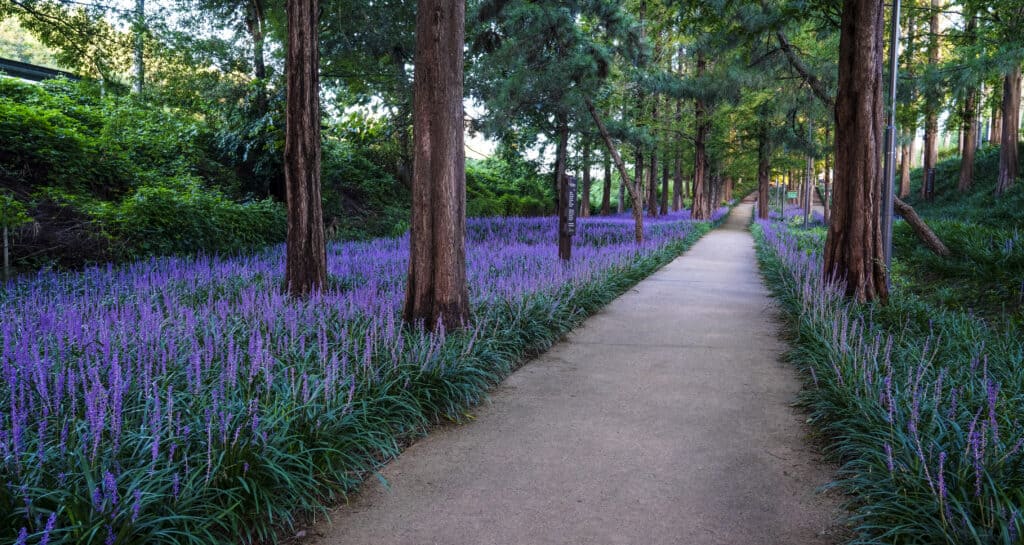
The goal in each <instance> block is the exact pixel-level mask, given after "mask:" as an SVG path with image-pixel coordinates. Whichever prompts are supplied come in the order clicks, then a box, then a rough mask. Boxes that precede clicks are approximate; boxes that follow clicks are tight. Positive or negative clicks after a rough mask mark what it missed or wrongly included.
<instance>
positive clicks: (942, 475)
mask: <svg viewBox="0 0 1024 545" xmlns="http://www.w3.org/2000/svg"><path fill="white" fill-rule="evenodd" d="M755 231H756V232H758V238H759V241H758V244H759V254H760V257H761V264H762V269H763V270H764V272H765V276H766V278H767V281H768V283H769V285H770V287H771V288H772V290H773V292H774V294H775V296H776V298H777V300H778V301H779V302H780V303H781V305H782V307H783V310H784V312H785V314H786V316H787V318H788V323H789V325H790V329H789V332H790V334H791V341H792V345H793V348H792V350H791V352H790V354H789V357H790V359H791V360H792V361H793V362H794V363H795V364H796V365H797V366H798V367H799V369H800V370H801V371H802V372H803V373H804V377H805V380H806V386H807V388H806V390H805V391H804V393H803V394H802V401H803V403H804V404H805V406H806V407H807V408H808V410H809V411H810V413H811V420H812V421H813V422H814V423H815V425H816V426H817V427H818V428H819V429H820V430H822V431H823V432H824V433H825V434H826V435H827V436H828V437H829V438H830V444H829V445H828V446H827V447H826V450H827V452H829V453H830V454H832V455H833V456H835V457H836V458H837V459H838V460H839V461H840V462H842V463H843V466H842V470H841V471H840V474H839V482H838V484H839V486H840V487H842V488H843V489H845V490H846V491H847V492H848V493H850V494H852V495H853V499H854V502H853V504H852V505H853V506H854V507H855V508H856V513H855V515H854V517H853V521H854V522H855V523H856V525H857V530H858V534H859V535H858V536H857V540H856V542H857V543H949V544H959V543H979V544H980V543H1006V544H1011V543H1020V539H1021V536H1022V535H1024V533H1022V530H1024V517H1022V516H1021V511H1022V508H1024V495H1022V493H1021V491H1022V490H1024V448H1022V447H1024V365H1022V363H1024V362H1022V354H1024V344H1022V342H1021V340H1020V338H1019V336H1017V335H1016V334H1015V333H1014V332H1013V331H1008V330H1001V329H994V328H992V327H991V326H990V325H988V324H986V323H985V322H984V321H982V320H980V319H977V318H975V317H972V316H970V315H968V314H965V313H959V312H948V311H942V310H940V309H936V308H933V307H930V306H929V305H927V304H926V303H923V302H922V301H920V300H919V299H916V298H914V297H913V296H911V295H907V294H904V293H902V292H901V291H900V289H899V286H898V285H897V286H896V289H895V291H894V293H893V296H892V301H891V302H890V303H889V304H888V305H886V306H872V305H867V306H864V305H856V304H852V303H850V302H849V301H848V300H847V299H846V298H845V297H844V296H843V289H842V287H841V286H838V285H835V284H830V283H826V282H824V281H823V280H822V268H823V265H822V255H821V247H822V246H821V245H822V242H823V241H822V239H821V238H820V237H818V238H813V237H807V236H803V235H798V233H799V232H800V229H792V228H790V227H787V225H786V224H784V223H779V222H773V221H758V222H756V227H755ZM809 243H810V247H808V245H809Z"/></svg>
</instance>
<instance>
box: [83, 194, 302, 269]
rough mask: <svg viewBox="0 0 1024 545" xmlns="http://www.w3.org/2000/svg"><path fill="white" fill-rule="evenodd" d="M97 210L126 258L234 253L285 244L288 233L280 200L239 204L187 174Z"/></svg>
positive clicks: (103, 223)
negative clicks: (274, 244)
mask: <svg viewBox="0 0 1024 545" xmlns="http://www.w3.org/2000/svg"><path fill="white" fill-rule="evenodd" d="M92 212H93V216H94V217H96V219H98V220H99V221H100V222H101V224H102V225H103V226H104V228H105V229H106V230H107V232H108V234H109V235H111V236H112V237H113V238H115V239H116V240H119V241H121V242H122V243H123V244H124V247H123V255H122V257H124V258H131V257H140V256H150V255H169V254H183V253H196V252H215V253H218V252H219V253H234V252H239V251H242V250H248V249H253V248H258V247H261V246H265V245H268V244H273V243H277V242H281V241H283V240H284V235H285V221H286V218H285V210H284V207H283V206H281V205H280V204H278V203H274V202H272V201H270V200H263V201H250V202H243V203H237V202H234V201H232V200H230V199H228V198H226V197H225V196H224V195H223V194H221V193H220V192H218V191H216V190H213V189H205V188H203V187H202V186H201V185H200V184H199V182H198V181H197V180H194V179H190V178H187V177H183V178H179V179H174V180H170V181H168V182H167V183H165V184H162V185H147V186H143V187H140V188H138V189H137V190H135V191H134V192H133V193H132V194H131V195H129V196H127V197H126V198H125V199H124V200H123V201H121V202H119V203H117V204H102V205H99V206H97V207H96V208H95V209H94V210H92Z"/></svg>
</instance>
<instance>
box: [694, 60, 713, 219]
mask: <svg viewBox="0 0 1024 545" xmlns="http://www.w3.org/2000/svg"><path fill="white" fill-rule="evenodd" d="M706 69H707V59H705V57H704V52H703V51H698V52H697V77H700V76H703V75H704V71H705V70H706ZM694 107H695V110H694V124H695V125H696V127H695V129H696V137H695V138H694V141H693V142H694V144H693V146H694V153H693V205H692V206H691V212H690V217H692V218H693V219H695V220H706V219H708V218H709V217H711V208H712V207H711V202H710V198H709V196H708V187H707V170H708V158H707V139H708V134H709V133H710V132H711V122H710V121H709V120H708V114H707V108H706V106H705V104H704V99H702V98H697V99H695V100H694Z"/></svg>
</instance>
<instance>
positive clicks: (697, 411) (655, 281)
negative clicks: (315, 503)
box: [307, 202, 845, 545]
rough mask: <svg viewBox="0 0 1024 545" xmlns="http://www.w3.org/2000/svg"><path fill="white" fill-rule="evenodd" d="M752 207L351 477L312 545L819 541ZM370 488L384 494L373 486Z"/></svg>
mask: <svg viewBox="0 0 1024 545" xmlns="http://www.w3.org/2000/svg"><path fill="white" fill-rule="evenodd" d="M751 211H752V205H751V204H750V203H747V202H745V203H743V204H741V205H740V206H738V207H736V208H735V209H734V210H733V212H732V214H731V216H730V218H729V219H728V221H727V223H726V224H725V225H724V226H723V227H721V228H719V229H717V230H715V231H712V232H711V233H709V234H708V235H706V236H705V237H704V238H702V239H701V240H700V241H699V242H698V243H697V244H696V245H695V246H694V247H693V248H692V249H691V250H690V251H689V252H687V253H686V254H684V255H683V256H682V257H680V258H678V259H676V260H675V261H674V262H672V263H671V264H669V265H668V266H666V267H664V268H663V269H661V270H659V271H658V272H656V273H655V274H653V275H651V276H650V277H649V278H648V279H646V280H644V281H643V282H641V283H640V284H638V285H637V286H635V287H634V288H633V289H631V290H630V291H629V292H628V293H627V294H625V295H623V296H622V297H620V298H618V299H616V300H615V301H614V302H613V303H611V304H610V305H608V307H606V308H605V309H604V310H602V311H601V312H599V313H597V314H596V315H594V316H593V317H591V318H590V319H589V320H587V321H586V322H585V324H584V325H583V326H581V327H580V328H578V329H577V330H575V331H574V332H573V333H571V334H570V335H569V336H568V337H567V338H566V339H565V340H564V341H563V342H561V343H559V344H557V345H555V346H554V347H553V348H552V349H551V350H549V351H548V352H546V353H545V354H543V355H541V356H540V357H538V358H536V359H535V360H534V361H531V362H529V363H528V364H527V365H525V366H523V367H522V368H521V369H520V370H519V371H517V372H516V373H514V374H513V375H512V376H510V377H509V378H508V379H506V380H505V382H504V383H503V384H502V385H500V386H499V387H498V388H497V389H496V390H495V391H494V393H493V395H492V396H491V397H490V399H489V401H487V402H486V403H484V404H483V405H481V406H479V407H478V408H477V410H476V412H475V414H474V415H473V417H472V419H471V420H470V421H469V422H468V423H466V424H462V425H452V426H446V427H444V428H440V429H436V430H434V431H433V432H432V433H430V434H429V435H428V436H427V437H425V438H423V439H422V440H420V441H418V442H417V443H415V444H413V445H412V446H410V447H409V448H408V449H407V450H406V451H405V452H404V453H403V454H402V455H401V456H399V457H398V458H397V459H396V460H394V461H393V462H392V463H390V464H388V465H387V466H386V467H385V468H384V469H383V470H382V472H381V476H382V479H380V480H377V479H370V480H368V481H367V482H366V483H365V484H364V486H363V489H362V491H361V492H359V493H358V494H357V495H356V496H355V497H353V498H352V499H351V502H350V503H348V504H347V505H344V506H341V507H339V508H338V509H336V510H335V511H334V512H332V513H331V519H332V520H331V522H329V523H323V524H321V525H320V526H318V527H316V528H314V529H312V530H311V531H309V532H308V534H309V535H310V537H311V538H312V539H309V540H307V541H311V542H314V543H316V544H317V545H341V544H345V545H370V544H394V545H399V544H415V545H423V544H435V543H436V544H444V545H484V544H495V545H497V544H502V545H504V544H508V545H513V544H514V545H522V544H531V545H541V544H587V545H591V544H630V545H632V544H641V543H643V544H651V545H661V544H664V545H668V544H672V545H676V544H681V543H683V544H701V545H703V544H723V545H724V544H730V545H732V544H737V543H758V544H780V545H781V544H785V545H803V544H827V543H836V542H839V541H842V540H843V536H844V533H845V532H844V529H843V528H844V527H843V526H842V519H843V517H844V515H845V512H844V511H843V510H842V508H841V507H840V503H841V498H840V497H838V496H837V495H836V493H834V492H829V493H820V492H819V487H821V486H822V485H824V484H826V483H827V482H828V481H829V480H830V478H831V477H832V475H833V472H834V470H835V468H834V467H832V466H829V465H828V464H826V463H824V462H823V461H822V460H821V456H820V455H819V454H818V453H817V450H816V448H815V447H814V446H813V444H812V443H811V442H810V439H809V437H808V431H807V428H806V426H805V424H804V419H805V418H806V416H805V415H803V414H802V413H801V412H800V410H799V409H797V408H795V407H794V406H793V403H794V401H795V397H796V394H797V392H798V391H799V389H800V383H799V381H798V379H797V376H796V372H795V371H794V370H793V369H792V368H791V367H789V366H788V365H787V364H785V363H782V362H781V361H780V359H779V357H780V355H781V354H782V352H783V350H784V349H785V345H784V344H783V342H782V341H780V340H779V337H778V334H777V332H778V327H779V323H778V320H777V315H776V310H775V308H774V307H773V303H772V302H771V300H770V299H769V297H768V294H767V292H766V290H765V288H764V287H763V285H762V281H761V278H760V276H759V274H758V268H757V264H756V262H755V256H754V245H753V240H752V238H751V235H750V233H749V232H748V231H747V225H748V223H749V220H750V215H751ZM384 481H386V483H387V484H386V485H385V484H384Z"/></svg>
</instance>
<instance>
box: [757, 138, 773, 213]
mask: <svg viewBox="0 0 1024 545" xmlns="http://www.w3.org/2000/svg"><path fill="white" fill-rule="evenodd" d="M771 171H772V150H771V141H769V139H768V131H767V129H766V128H765V127H762V128H761V130H759V131H758V132H757V217H758V218H761V219H763V220H766V219H768V212H769V206H770V205H769V203H768V190H769V188H770V187H771Z"/></svg>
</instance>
